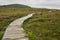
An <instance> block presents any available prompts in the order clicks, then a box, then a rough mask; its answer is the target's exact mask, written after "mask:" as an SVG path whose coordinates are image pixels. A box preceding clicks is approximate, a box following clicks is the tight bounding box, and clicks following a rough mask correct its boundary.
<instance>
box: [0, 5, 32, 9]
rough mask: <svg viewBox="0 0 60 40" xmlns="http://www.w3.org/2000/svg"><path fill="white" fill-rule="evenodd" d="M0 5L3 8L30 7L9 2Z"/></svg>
mask: <svg viewBox="0 0 60 40" xmlns="http://www.w3.org/2000/svg"><path fill="white" fill-rule="evenodd" d="M0 7H4V8H31V7H30V6H27V5H23V4H9V5H2V6H0Z"/></svg>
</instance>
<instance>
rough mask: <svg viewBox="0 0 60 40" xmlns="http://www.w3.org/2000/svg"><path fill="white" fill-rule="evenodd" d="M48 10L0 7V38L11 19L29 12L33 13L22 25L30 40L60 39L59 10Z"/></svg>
mask: <svg viewBox="0 0 60 40" xmlns="http://www.w3.org/2000/svg"><path fill="white" fill-rule="evenodd" d="M49 11H50V9H37V8H0V40H1V39H2V37H3V34H4V32H5V30H6V28H7V26H8V25H9V24H10V23H11V22H12V21H13V20H15V19H17V18H20V17H22V16H25V15H27V14H30V13H35V14H34V15H33V17H31V18H29V19H28V20H26V21H25V22H24V23H23V25H22V27H23V28H24V30H25V32H26V36H27V37H29V39H30V40H60V11H59V10H51V11H52V12H49ZM40 12H41V13H40Z"/></svg>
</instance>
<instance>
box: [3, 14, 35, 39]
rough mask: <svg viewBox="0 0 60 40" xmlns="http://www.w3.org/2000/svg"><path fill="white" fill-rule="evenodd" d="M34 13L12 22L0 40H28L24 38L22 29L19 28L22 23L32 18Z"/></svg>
mask: <svg viewBox="0 0 60 40" xmlns="http://www.w3.org/2000/svg"><path fill="white" fill-rule="evenodd" d="M33 14H34V13H32V14H29V15H27V16H24V17H22V18H19V19H17V20H15V21H13V22H12V23H11V24H10V25H9V26H8V28H7V29H6V31H5V34H4V36H3V38H2V40H29V39H28V38H27V37H25V33H24V29H23V28H22V27H21V25H22V24H23V22H24V21H25V20H27V19H28V18H30V17H32V16H33Z"/></svg>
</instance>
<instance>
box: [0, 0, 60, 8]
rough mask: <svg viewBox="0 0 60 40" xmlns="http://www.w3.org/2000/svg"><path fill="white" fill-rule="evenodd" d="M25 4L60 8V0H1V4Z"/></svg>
mask: <svg viewBox="0 0 60 40" xmlns="http://www.w3.org/2000/svg"><path fill="white" fill-rule="evenodd" d="M7 4H24V5H28V6H31V7H36V8H50V9H51V8H52V9H60V0H0V5H7Z"/></svg>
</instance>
